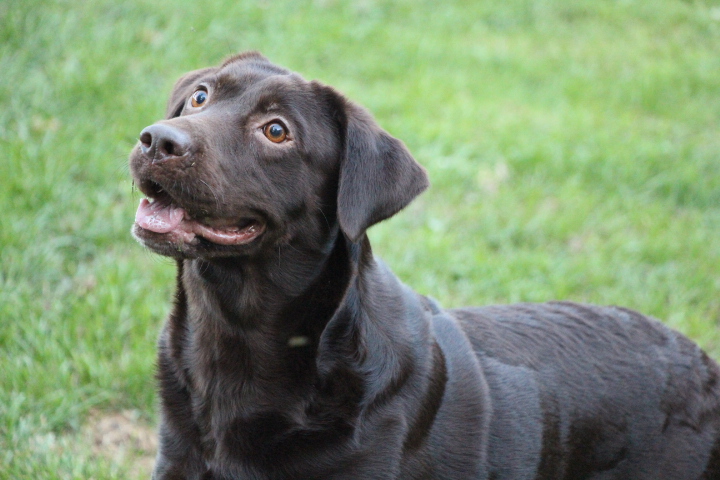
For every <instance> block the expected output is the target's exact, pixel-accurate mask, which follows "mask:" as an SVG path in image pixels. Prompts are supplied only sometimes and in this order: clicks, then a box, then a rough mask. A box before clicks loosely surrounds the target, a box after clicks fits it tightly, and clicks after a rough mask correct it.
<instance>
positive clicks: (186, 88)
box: [165, 67, 216, 119]
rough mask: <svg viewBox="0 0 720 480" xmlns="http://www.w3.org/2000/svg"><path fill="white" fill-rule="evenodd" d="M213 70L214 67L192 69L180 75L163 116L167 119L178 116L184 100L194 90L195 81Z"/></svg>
mask: <svg viewBox="0 0 720 480" xmlns="http://www.w3.org/2000/svg"><path fill="white" fill-rule="evenodd" d="M213 70H216V68H215V67H209V68H201V69H200V70H193V71H192V72H188V73H186V74H185V75H183V76H182V77H180V79H179V80H178V81H177V82H175V86H174V87H173V90H172V93H171V94H170V99H169V100H168V104H167V109H166V110H165V118H168V119H169V118H175V117H178V116H180V112H182V109H183V106H184V105H185V102H186V101H187V99H188V97H189V96H190V95H192V93H193V92H194V91H195V87H196V86H197V81H198V80H200V78H201V77H203V76H205V75H206V74H208V73H210V72H211V71H213Z"/></svg>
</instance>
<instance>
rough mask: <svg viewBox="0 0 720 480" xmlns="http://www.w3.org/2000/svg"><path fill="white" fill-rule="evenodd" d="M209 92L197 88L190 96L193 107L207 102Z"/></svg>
mask: <svg viewBox="0 0 720 480" xmlns="http://www.w3.org/2000/svg"><path fill="white" fill-rule="evenodd" d="M207 97H208V95H207V92H206V91H205V90H195V93H193V94H192V97H190V103H191V104H192V106H193V107H195V108H197V107H202V106H203V104H204V103H205V102H207Z"/></svg>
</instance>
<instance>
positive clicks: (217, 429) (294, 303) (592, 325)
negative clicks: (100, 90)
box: [130, 53, 720, 480]
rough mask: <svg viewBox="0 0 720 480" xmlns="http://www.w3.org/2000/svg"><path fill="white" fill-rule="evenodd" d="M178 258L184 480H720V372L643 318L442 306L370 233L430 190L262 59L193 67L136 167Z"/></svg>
mask: <svg viewBox="0 0 720 480" xmlns="http://www.w3.org/2000/svg"><path fill="white" fill-rule="evenodd" d="M130 166H131V171H132V175H133V178H134V183H135V185H136V186H137V187H138V189H139V190H140V191H141V192H142V193H143V194H144V195H145V197H146V198H144V199H143V200H142V201H141V202H140V206H139V208H138V211H137V215H136V218H135V225H134V227H133V234H134V235H135V237H136V238H137V239H138V240H139V241H140V242H141V243H142V244H144V245H145V246H146V247H147V248H149V249H151V250H154V251H155V252H157V253H159V254H161V255H166V256H169V257H172V258H174V259H175V260H176V262H177V287H176V288H177V290H176V294H175V300H174V302H175V303H174V308H173V310H172V313H171V314H170V317H169V318H168V319H167V322H166V324H165V327H164V329H163V331H162V333H161V335H160V340H159V353H158V364H157V366H158V374H157V375H158V380H159V391H160V400H161V424H160V431H159V435H160V447H159V452H158V457H157V464H156V467H155V473H154V477H155V478H156V479H157V480H165V479H205V480H207V479H247V480H263V479H268V480H269V479H278V480H279V479H288V480H307V479H336V480H351V479H358V480H359V479H362V480H366V479H403V480H411V479H418V480H420V479H423V480H426V479H446V480H471V479H488V480H489V479H495V480H500V479H505V480H525V479H527V480H531V479H547V480H560V479H567V480H581V479H605V480H609V479H624V480H660V479H673V480H694V479H716V480H717V479H720V384H719V383H718V379H719V374H720V370H719V369H718V365H717V364H716V363H715V362H714V361H713V360H711V359H710V358H708V356H707V355H705V354H704V353H703V352H702V351H701V350H700V349H699V348H698V347H697V346H696V345H695V344H693V343H692V342H691V341H689V340H688V339H686V338H685V337H683V336H682V335H680V334H678V333H676V332H675V331H672V330H670V329H668V328H666V327H664V326H663V325H662V324H660V323H659V322H657V321H655V320H652V319H649V318H647V317H645V316H643V315H641V314H638V313H635V312H633V311H630V310H626V309H623V308H616V307H596V306H588V305H578V304H574V303H546V304H521V305H510V306H492V307H479V308H464V309H456V310H445V309H443V308H442V307H441V306H440V305H438V304H437V303H436V302H435V301H434V300H431V299H428V298H426V297H423V296H422V295H419V294H417V293H415V292H413V291H412V290H411V289H410V288H408V287H407V286H405V285H404V284H402V283H401V282H400V280H398V279H397V278H396V277H395V276H394V275H393V273H392V272H391V271H390V270H389V269H388V268H387V266H385V265H384V264H383V263H382V262H380V261H379V260H378V259H376V258H375V257H374V256H373V253H372V250H371V248H370V243H369V242H368V237H367V236H366V234H365V232H366V230H367V229H368V228H369V227H370V226H371V225H373V224H375V223H377V222H380V221H382V220H384V219H386V218H388V217H390V216H392V215H394V214H395V213H396V212H398V211H399V210H400V209H402V208H403V207H405V206H406V205H407V204H408V203H410V202H411V201H412V200H413V198H415V197H416V196H417V195H419V194H420V193H421V192H422V191H423V190H425V188H427V186H428V179H427V176H426V173H425V170H424V169H423V168H422V167H421V166H420V165H419V164H418V163H417V162H416V161H415V160H414V159H413V157H412V156H411V155H410V153H409V152H408V150H407V149H406V148H405V146H404V145H403V143H402V142H400V141H399V140H397V139H395V138H393V137H391V136H390V135H389V134H388V133H386V132H385V131H383V130H382V129H381V128H380V127H379V126H378V125H377V123H375V121H374V120H373V118H372V116H371V115H370V114H369V113H368V112H367V111H365V110H364V109H362V108H361V107H359V106H358V105H356V104H354V103H352V102H350V101H349V100H347V99H346V98H345V97H343V96H342V95H341V94H339V93H338V92H337V91H336V90H334V89H332V88H331V87H328V86H326V85H323V84H321V83H318V82H314V81H306V80H304V79H303V78H302V77H300V76H299V75H297V74H295V73H292V72H290V71H288V70H286V69H284V68H282V67H279V66H276V65H274V64H272V63H270V62H269V61H268V60H267V59H266V58H264V57H263V56H261V55H259V54H257V53H245V54H241V55H237V56H234V57H232V58H230V59H228V60H227V61H225V62H224V63H223V64H222V65H220V66H218V67H213V68H206V69H203V70H197V71H194V72H190V73H188V74H187V75H185V76H183V77H182V78H181V79H180V80H179V81H178V82H177V84H176V86H175V88H174V90H173V92H172V94H171V96H170V101H169V104H168V108H167V114H166V118H165V119H164V120H161V121H159V122H157V123H155V124H153V125H151V126H149V127H147V128H145V129H144V130H143V131H142V132H141V134H140V141H139V143H138V145H137V146H136V147H135V148H134V150H133V151H132V153H131V156H130Z"/></svg>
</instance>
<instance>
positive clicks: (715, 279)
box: [0, 0, 720, 480]
mask: <svg viewBox="0 0 720 480" xmlns="http://www.w3.org/2000/svg"><path fill="white" fill-rule="evenodd" d="M244 49H258V50H261V51H262V52H263V53H265V54H266V55H267V56H268V57H270V58H271V59H272V60H273V61H276V62H278V63H280V64H283V65H285V66H287V67H289V68H291V69H293V70H297V71H299V72H301V73H302V74H303V75H304V76H306V78H317V79H320V80H322V81H324V82H326V83H329V84H331V85H334V86H336V87H338V88H339V89H340V90H342V91H343V92H345V93H346V94H347V95H348V96H349V97H351V98H352V99H354V100H356V101H358V102H359V103H361V104H363V105H365V106H367V107H368V108H369V109H370V110H371V111H373V112H374V113H375V115H376V117H377V118H378V120H379V122H380V124H381V125H383V126H384V127H385V128H386V129H387V130H389V131H390V132H391V133H392V134H393V135H395V136H397V137H399V138H401V139H403V140H404V141H405V142H406V143H407V145H408V147H409V148H410V150H411V151H412V152H413V153H414V155H415V156H416V158H417V159H418V160H419V161H420V163H422V164H423V165H425V166H426V167H427V169H428V171H429V173H430V177H431V180H432V187H431V189H430V190H429V191H428V192H427V193H425V194H424V195H423V196H422V197H420V198H419V199H418V200H417V201H416V202H415V203H414V204H412V205H411V206H410V207H409V208H408V209H407V210H406V211H405V212H404V213H402V214H401V215H399V216H397V217H395V218H394V219H392V220H390V221H388V222H385V223H384V224H381V225H379V226H377V227H375V228H374V229H373V230H372V231H371V234H370V236H371V238H372V240H373V242H374V249H375V252H376V253H377V254H378V255H379V256H381V257H383V258H384V259H385V260H386V261H387V262H388V263H389V264H390V265H391V266H392V267H393V268H394V270H395V272H396V273H397V274H398V275H399V276H400V277H401V278H402V279H403V280H404V281H405V282H406V283H408V284H410V285H411V286H413V287H414V288H415V289H417V290H418V291H420V292H422V293H425V294H429V295H432V296H433V297H435V298H437V299H438V300H440V301H441V302H442V303H443V304H445V305H446V306H460V305H465V304H489V303H505V302H518V301H544V300H550V299H572V300H576V301H582V302H592V303H600V304H619V305H625V306H628V307H631V308H635V309H638V310H641V311H643V312H646V313H649V314H651V315H654V316H656V317H658V318H660V319H662V320H663V321H665V322H666V323H667V324H669V325H670V326H672V327H673V328H676V329H678V330H680V331H682V332H684V333H686V334H687V335H689V336H690V337H691V338H693V339H694V340H696V341H697V342H698V343H699V344H700V345H701V346H703V347H704V348H705V349H707V350H708V351H709V352H710V353H711V355H713V356H714V357H715V358H720V329H719V328H718V324H719V323H720V274H719V273H720V271H719V270H720V129H719V125H720V1H712V2H711V1H707V2H703V1H689V0H688V1H680V0H653V1H652V2H647V1H641V0H635V1H633V0H624V1H623V0H617V1H610V0H577V1H570V0H565V1H563V0H542V1H531V0H496V1H484V2H479V1H473V0H466V1H447V2H434V1H432V2H431V1H418V0H413V1H410V0H407V1H394V2H390V1H387V2H380V1H374V0H356V1H353V2H341V1H339V0H338V1H335V0H316V1H314V2H305V1H302V2H299V1H289V0H288V1H285V0H275V1H272V2H271V1H239V2H238V1H233V2H230V1H227V2H200V3H199V2H189V1H180V2H165V3H160V2H151V1H148V0H127V1H124V2H114V1H101V0H86V1H76V2H71V1H60V0H57V1H42V0H23V1H21V0H5V1H4V2H2V3H0V101H1V102H2V107H1V108H0V211H1V212H2V214H0V479H3V480H4V479H13V480H14V479H70V478H77V479H87V478H94V479H104V478H132V477H133V476H140V477H141V476H142V473H138V469H137V468H135V466H136V464H137V462H138V458H140V455H141V452H140V451H135V450H133V449H132V448H129V449H128V451H127V452H125V455H124V456H122V457H115V458H111V457H109V456H107V455H103V454H101V453H98V451H97V450H98V449H97V448H95V447H93V442H94V440H93V436H92V434H90V433H89V431H88V424H90V423H92V422H93V421H94V420H93V418H96V417H97V416H98V415H103V414H110V413H112V412H119V411H130V412H132V415H134V417H133V418H134V419H135V421H136V422H137V423H138V424H139V425H148V426H150V427H151V426H152V425H153V424H154V420H155V394H154V382H153V368H154V367H153V364H154V350H155V345H154V343H155V339H156V336H157V333H158V330H159V326H160V324H161V322H162V320H163V317H164V316H165V314H166V313H167V311H168V307H169V299H170V296H171V294H172V292H171V287H172V278H173V265H172V263H171V262H169V261H167V260H164V259H162V258H159V257H157V256H154V255H151V254H149V253H148V252H146V251H144V250H143V249H142V248H141V247H140V246H139V245H137V244H136V243H135V242H134V241H133V240H132V238H131V237H130V234H129V230H130V226H131V224H132V222H133V218H134V211H135V208H136V206H137V203H138V201H139V196H138V195H137V194H133V193H132V189H131V182H130V179H129V175H128V168H127V165H126V163H127V154H128V152H129V150H130V148H131V147H132V145H133V144H134V142H135V141H136V139H137V136H138V134H139V132H140V130H141V129H142V128H143V127H145V126H146V125H149V124H150V123H153V122H154V121H155V120H157V119H159V118H160V116H161V115H162V112H163V111H164V106H165V100H166V98H167V94H168V93H169V90H170V87H171V86H172V84H173V82H174V81H175V79H176V78H177V77H178V76H179V75H180V74H181V73H183V72H185V71H187V70H189V69H193V68H197V67H201V66H206V65H210V64H214V63H216V62H218V61H220V60H221V59H222V58H224V57H225V56H227V55H229V54H231V53H234V52H236V51H239V50H244ZM118 458H119V459H118Z"/></svg>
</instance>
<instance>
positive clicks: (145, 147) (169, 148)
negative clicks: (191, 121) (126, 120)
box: [140, 123, 190, 163]
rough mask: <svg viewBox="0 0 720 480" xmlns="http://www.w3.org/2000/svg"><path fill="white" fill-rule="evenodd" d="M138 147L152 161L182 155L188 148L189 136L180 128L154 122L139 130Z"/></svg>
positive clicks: (157, 161)
mask: <svg viewBox="0 0 720 480" xmlns="http://www.w3.org/2000/svg"><path fill="white" fill-rule="evenodd" d="M140 149H141V150H142V152H143V153H144V154H145V155H146V156H148V157H149V158H150V159H152V161H153V163H159V162H164V161H166V160H170V159H172V158H177V157H182V156H183V155H185V154H186V153H187V152H188V150H189V149H190V137H189V136H188V134H187V133H185V132H183V131H182V130H180V129H178V128H175V127H171V126H169V125H164V124H162V123H156V124H155V125H150V126H149V127H146V128H144V129H143V131H142V132H140Z"/></svg>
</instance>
